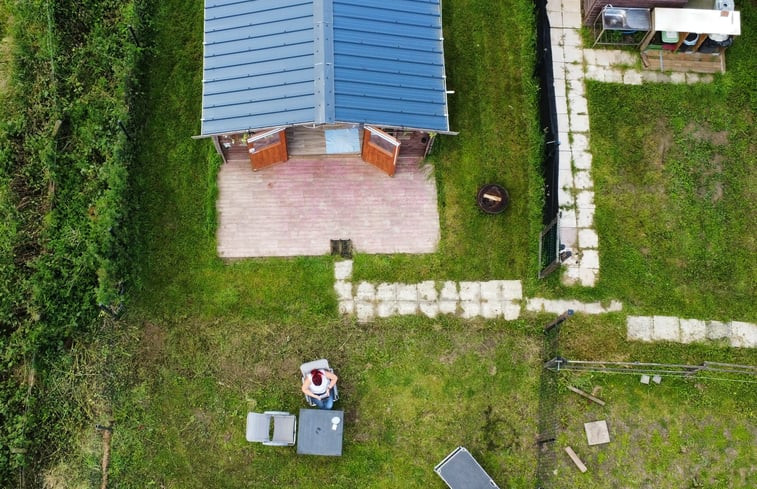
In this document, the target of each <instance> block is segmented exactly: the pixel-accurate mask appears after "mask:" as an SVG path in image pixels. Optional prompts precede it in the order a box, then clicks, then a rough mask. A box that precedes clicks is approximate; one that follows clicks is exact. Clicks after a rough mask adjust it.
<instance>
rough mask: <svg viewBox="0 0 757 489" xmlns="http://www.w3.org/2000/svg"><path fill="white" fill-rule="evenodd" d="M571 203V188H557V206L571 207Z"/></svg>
mask: <svg viewBox="0 0 757 489" xmlns="http://www.w3.org/2000/svg"><path fill="white" fill-rule="evenodd" d="M573 201H574V199H573V188H572V187H567V188H566V187H557V202H558V204H559V205H561V206H565V205H573Z"/></svg>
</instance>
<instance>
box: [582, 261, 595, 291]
mask: <svg viewBox="0 0 757 489" xmlns="http://www.w3.org/2000/svg"><path fill="white" fill-rule="evenodd" d="M578 272H579V275H578V279H579V281H580V282H581V285H583V286H584V287H594V286H595V285H596V284H597V279H598V278H599V270H598V269H597V268H584V266H583V263H581V267H580V268H579V269H578Z"/></svg>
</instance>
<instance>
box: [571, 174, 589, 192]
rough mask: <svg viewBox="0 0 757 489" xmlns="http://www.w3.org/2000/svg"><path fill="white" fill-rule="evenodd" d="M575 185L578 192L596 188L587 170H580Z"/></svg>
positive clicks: (575, 178)
mask: <svg viewBox="0 0 757 489" xmlns="http://www.w3.org/2000/svg"><path fill="white" fill-rule="evenodd" d="M573 181H574V185H575V187H576V189H578V190H587V189H590V188H592V187H594V181H593V180H592V179H591V175H590V174H589V172H588V171H586V170H579V171H577V172H576V174H575V176H574V177H573Z"/></svg>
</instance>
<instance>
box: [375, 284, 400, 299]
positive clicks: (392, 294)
mask: <svg viewBox="0 0 757 489" xmlns="http://www.w3.org/2000/svg"><path fill="white" fill-rule="evenodd" d="M376 300H377V301H396V300H397V284H396V283H392V284H388V283H381V284H379V285H378V287H377V288H376Z"/></svg>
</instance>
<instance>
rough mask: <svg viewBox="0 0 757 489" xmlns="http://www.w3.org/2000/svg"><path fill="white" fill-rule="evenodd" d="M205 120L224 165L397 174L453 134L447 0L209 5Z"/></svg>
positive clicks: (251, 0) (272, 0) (225, 1)
mask: <svg viewBox="0 0 757 489" xmlns="http://www.w3.org/2000/svg"><path fill="white" fill-rule="evenodd" d="M203 44H204V57H203V60H204V63H203V81H202V124H201V133H200V135H199V136H197V137H209V138H212V140H213V142H214V144H215V147H216V149H217V151H218V152H219V153H220V154H221V156H222V157H223V158H224V161H227V160H229V159H234V158H240V157H242V158H248V157H249V159H250V163H251V166H252V169H253V170H259V169H261V168H264V167H266V166H268V165H272V164H275V163H279V162H284V161H287V159H288V158H289V157H290V156H299V155H360V157H361V158H362V160H364V161H365V162H367V163H370V164H372V165H375V166H376V167H378V168H380V169H381V170H382V171H384V172H386V173H387V174H389V175H393V174H394V171H395V167H396V161H397V158H398V157H399V156H421V157H422V156H425V155H426V153H427V152H428V150H429V148H430V145H431V143H432V141H433V137H434V136H435V135H436V134H439V133H451V132H450V128H449V114H448V108H447V87H446V76H445V70H444V51H443V37H442V18H441V0H360V1H357V0H248V1H239V0H206V2H205V38H204V43H203Z"/></svg>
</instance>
